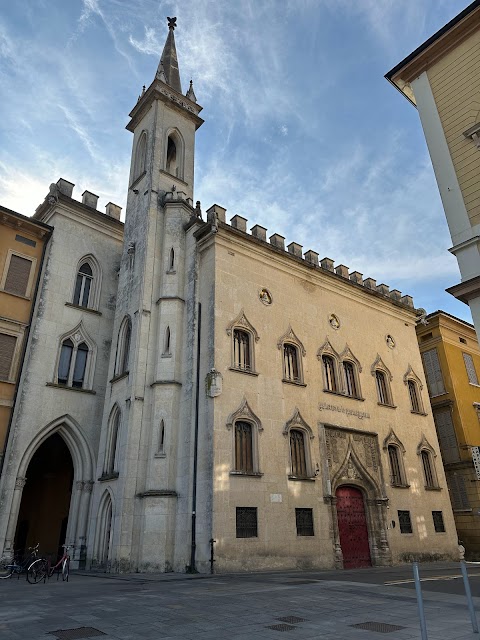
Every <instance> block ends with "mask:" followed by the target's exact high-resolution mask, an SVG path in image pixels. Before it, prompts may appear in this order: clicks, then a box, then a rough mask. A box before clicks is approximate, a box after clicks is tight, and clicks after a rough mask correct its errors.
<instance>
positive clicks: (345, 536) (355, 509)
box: [335, 486, 372, 569]
mask: <svg viewBox="0 0 480 640" xmlns="http://www.w3.org/2000/svg"><path fill="white" fill-rule="evenodd" d="M335 496H336V499H337V520H338V533H339V536H340V546H341V548H342V555H343V568H344V569H357V568H360V567H370V566H371V565H372V560H371V557H370V544H369V541H368V527H367V518H366V514H365V504H364V498H363V493H362V492H361V491H360V489H357V488H355V487H350V486H341V487H339V488H338V489H337V491H336V494H335Z"/></svg>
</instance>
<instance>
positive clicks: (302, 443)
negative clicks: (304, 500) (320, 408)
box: [283, 409, 315, 480]
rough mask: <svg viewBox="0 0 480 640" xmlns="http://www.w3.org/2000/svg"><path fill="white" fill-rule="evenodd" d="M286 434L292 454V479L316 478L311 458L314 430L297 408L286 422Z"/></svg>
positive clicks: (290, 477)
mask: <svg viewBox="0 0 480 640" xmlns="http://www.w3.org/2000/svg"><path fill="white" fill-rule="evenodd" d="M283 434H284V436H286V437H288V444H289V456H290V473H289V475H288V477H289V479H290V480H310V479H312V478H314V476H315V474H314V472H313V464H312V460H311V451H310V440H312V439H313V432H312V430H311V428H310V427H309V425H308V424H307V423H306V422H305V420H304V419H303V418H302V416H301V415H300V412H299V411H298V409H295V411H294V414H293V416H292V418H291V419H290V420H289V421H288V422H287V423H286V424H285V428H284V430H283Z"/></svg>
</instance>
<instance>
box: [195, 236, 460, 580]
mask: <svg viewBox="0 0 480 640" xmlns="http://www.w3.org/2000/svg"><path fill="white" fill-rule="evenodd" d="M213 245H214V249H213ZM207 247H209V248H208V249H207ZM207 250H208V251H209V252H210V253H211V254H212V253H214V256H215V302H214V305H215V330H214V336H215V338H214V341H215V369H216V370H217V371H219V372H220V373H221V375H222V376H223V382H222V388H223V391H222V393H221V395H219V396H218V397H216V398H215V399H214V404H215V409H214V416H215V417H214V434H213V438H214V461H213V465H214V468H213V504H214V507H213V531H212V535H213V538H214V539H215V540H216V541H217V542H216V545H215V553H216V568H217V569H219V570H245V569H254V568H257V569H258V568H267V567H270V568H275V567H297V568H306V567H329V566H334V565H335V566H342V561H341V555H339V553H338V548H337V547H338V532H337V523H336V517H335V495H334V493H335V492H334V490H333V494H332V485H333V484H335V482H336V483H337V484H343V485H351V486H360V487H361V488H365V485H362V482H363V481H362V480H361V478H360V476H361V473H363V471H367V472H368V473H369V474H371V477H372V478H375V482H376V483H377V486H378V495H376V496H375V498H373V496H372V495H370V494H368V490H365V491H364V494H365V498H366V500H365V503H366V505H367V507H366V508H367V511H370V513H368V512H367V520H368V521H369V527H370V544H371V553H372V562H373V564H387V563H389V562H391V561H393V562H394V563H395V562H402V561H406V560H409V559H411V558H412V557H422V558H424V559H429V558H431V559H434V558H439V557H451V556H452V555H453V554H454V550H455V545H456V532H455V525H454V521H453V516H452V511H451V507H450V504H449V500H448V490H447V486H446V481H445V476H444V472H443V468H442V464H441V459H440V455H439V446H438V442H437V438H436V434H435V427H434V423H433V418H432V414H431V411H430V407H429V402H428V395H427V391H426V387H425V382H424V376H423V371H422V363H421V358H420V353H419V349H418V345H417V339H416V334H415V311H414V310H413V309H410V308H408V307H406V306H405V305H401V304H395V303H393V302H392V300H391V299H388V298H386V297H384V296H379V295H377V294H376V293H371V292H369V291H367V290H366V288H364V287H362V286H357V285H354V284H352V283H351V282H350V281H348V280H346V279H345V278H341V277H339V276H338V275H336V274H332V273H329V272H328V271H327V272H326V271H325V270H324V269H321V268H316V269H314V268H311V267H310V266H308V265H307V264H306V263H305V262H304V261H303V260H301V259H300V260H296V259H293V258H292V257H291V256H289V255H288V254H287V253H286V252H285V251H277V250H273V249H272V248H271V247H269V246H268V245H267V244H266V243H262V242H258V241H253V240H252V238H251V236H250V237H249V236H247V235H245V234H241V233H238V232H232V231H231V230H230V229H229V228H228V227H224V226H223V225H221V227H220V229H219V231H218V233H217V234H216V235H215V236H211V237H210V238H209V240H208V241H205V245H204V246H202V248H201V251H202V255H203V253H204V252H206V251H207ZM347 273H348V271H347ZM264 289H267V290H268V291H269V293H270V294H271V296H272V300H273V301H272V304H270V305H266V304H264V303H263V302H262V301H261V299H260V297H259V295H260V292H261V291H262V290H264ZM242 312H243V313H244V315H245V317H246V318H247V320H248V322H249V323H250V324H251V326H252V327H253V328H254V330H255V331H256V332H257V334H258V342H255V344H254V349H255V373H245V372H241V371H238V370H234V369H232V337H231V335H229V331H231V328H232V323H233V324H235V320H236V319H238V318H239V316H240V315H241V314H242ZM333 315H334V316H335V317H336V319H337V320H338V321H339V325H340V326H339V328H337V329H334V328H333V326H332V323H331V320H332V316H333ZM290 327H291V329H292V330H293V332H294V334H295V336H297V338H298V340H299V341H301V343H302V344H303V347H304V349H305V355H304V356H303V357H302V359H301V364H302V368H303V380H304V383H303V384H300V385H299V384H292V383H288V382H282V368H283V351H282V349H281V348H279V343H281V340H282V336H285V335H286V334H287V332H288V330H289V328H290ZM388 336H390V337H392V338H393V343H392V342H391V341H390V344H391V345H392V344H394V346H393V348H391V346H389V344H388V342H387V337H388ZM326 340H328V341H329V342H330V344H331V346H332V347H333V349H334V350H335V351H336V352H337V353H338V354H341V353H342V352H344V350H345V349H346V348H350V350H351V353H352V354H353V355H354V357H355V358H356V359H357V360H358V362H359V369H360V368H361V372H360V373H359V382H360V387H361V396H362V399H361V400H358V399H354V398H350V397H346V396H345V395H344V394H343V395H342V394H333V393H329V392H326V391H324V387H325V381H324V378H323V373H322V364H321V362H320V361H319V359H318V357H317V354H318V352H319V349H320V347H321V346H322V345H323V344H324V343H325V341H326ZM378 356H380V357H381V359H382V361H383V362H384V364H385V366H386V367H388V369H389V370H390V372H391V374H392V381H391V391H392V396H393V403H394V405H395V406H394V407H388V406H381V405H379V403H378V397H377V390H376V383H375V378H374V376H373V375H372V367H373V366H374V363H375V361H376V360H377V357H378ZM409 371H413V372H414V374H415V375H416V376H418V380H419V389H420V394H421V402H422V403H423V407H424V412H422V414H414V413H412V411H411V405H410V400H409V394H408V389H407V386H406V382H405V381H404V376H405V375H406V374H407V373H408V372H409ZM244 400H246V401H247V403H248V406H249V408H250V409H251V411H252V412H253V414H255V416H256V417H257V418H258V420H259V422H260V423H261V431H259V432H258V436H257V442H258V469H259V472H260V475H256V476H246V475H244V476H243V477H242V475H241V474H237V473H234V472H233V470H234V429H233V428H232V425H229V423H230V422H232V414H235V412H236V411H237V410H238V409H239V408H240V407H241V405H242V402H243V401H244ZM297 410H298V411H299V413H300V415H301V418H302V419H303V420H304V422H305V423H306V425H308V428H309V429H310V430H311V435H310V437H309V441H308V448H309V452H310V453H309V455H310V464H311V469H312V472H313V473H312V477H311V478H310V479H308V480H292V479H289V477H288V476H289V465H290V458H289V456H290V451H289V438H288V436H287V435H286V434H285V429H286V423H287V422H288V421H289V420H290V419H291V418H292V417H293V416H294V414H295V412H296V411H297ZM247 419H248V418H247ZM332 428H333V432H334V433H336V434H337V435H338V437H339V438H340V439H342V438H343V441H344V443H346V442H347V441H349V439H350V438H351V442H352V443H353V447H354V451H355V452H356V453H358V455H359V457H361V456H362V455H363V453H364V451H365V450H366V449H367V446H368V447H369V446H370V444H369V443H370V440H369V439H370V438H371V439H372V442H373V443H374V446H373V447H372V451H373V454H372V455H373V458H374V460H373V465H372V461H371V460H370V467H368V466H367V465H365V466H364V467H363V471H362V472H358V473H356V472H355V471H352V474H351V476H352V477H351V478H347V476H348V474H349V473H350V471H348V472H347V476H345V477H343V480H341V481H340V482H339V478H338V477H337V479H336V480H335V478H334V476H335V472H336V471H337V469H338V465H337V466H336V465H335V462H334V461H332V460H330V462H329V458H330V459H331V457H332V452H331V450H330V449H329V447H330V448H331V447H334V445H333V444H332V442H333V440H332V439H333V436H330V435H329V434H330V433H331V431H330V430H331V429H332ZM392 431H393V433H394V434H395V436H396V438H398V441H400V443H401V445H402V446H403V447H404V449H405V453H404V458H403V463H404V468H405V474H406V480H407V484H408V486H406V487H402V488H399V487H393V486H391V484H390V469H389V461H388V455H387V450H386V446H385V443H386V441H387V440H388V436H389V435H391V433H392ZM422 438H425V439H426V440H427V441H428V443H429V444H430V445H431V446H432V448H433V450H434V452H435V453H434V459H435V468H436V473H437V475H438V486H439V489H438V490H434V491H429V490H426V489H425V479H424V476H423V469H422V463H421V460H420V457H419V454H418V451H417V448H419V447H420V445H421V442H422ZM329 439H330V440H331V441H330V444H329V442H328V440H329ZM326 440H327V441H326ZM335 446H336V445H335ZM338 452H339V453H338V455H339V460H338V463H339V464H340V463H341V462H342V461H343V459H342V456H345V455H346V450H343V449H342V445H341V444H340V445H338ZM375 458H376V459H375ZM377 462H378V468H377ZM360 466H361V464H360ZM237 507H257V510H258V537H256V538H249V539H238V538H236V529H235V525H236V521H235V514H236V508H237ZM302 507H303V508H311V509H313V516H314V531H315V535H314V536H311V537H306V536H305V537H303V536H297V533H296V526H295V508H302ZM399 510H401V511H405V510H406V511H410V513H411V520H412V527H413V532H412V533H411V534H405V533H400V527H399V522H398V511H399ZM432 511H442V513H443V517H444V522H445V528H446V532H445V533H436V532H435V530H434V525H433V520H432Z"/></svg>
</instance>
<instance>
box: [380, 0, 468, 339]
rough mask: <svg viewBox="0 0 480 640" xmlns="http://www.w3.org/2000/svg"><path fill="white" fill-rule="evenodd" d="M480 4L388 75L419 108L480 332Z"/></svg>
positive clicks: (454, 290) (464, 293) (464, 289)
mask: <svg viewBox="0 0 480 640" xmlns="http://www.w3.org/2000/svg"><path fill="white" fill-rule="evenodd" d="M479 65H480V2H479V1H478V0H476V1H475V2H472V4H470V5H469V6H468V7H467V8H466V9H465V10H464V11H462V12H461V13H460V14H459V15H458V16H456V17H455V18H454V19H453V20H451V21H450V22H449V23H448V24H447V25H445V26H444V27H442V29H440V30H439V31H438V32H437V33H435V34H434V35H433V36H432V37H431V38H429V39H428V40H427V41H426V42H424V43H423V44H422V45H421V46H420V47H418V49H416V50H415V51H414V52H413V53H411V54H410V55H409V56H407V57H406V58H405V59H404V60H402V62H400V63H399V64H398V65H397V66H396V67H394V68H393V69H392V70H391V71H389V72H388V73H387V74H386V76H385V77H386V78H387V79H388V80H389V81H390V82H392V83H393V84H394V86H395V87H396V88H397V89H399V90H400V91H401V92H402V93H403V94H404V95H405V96H406V97H407V98H408V99H409V100H410V101H411V102H412V103H413V104H414V105H415V106H416V107H417V108H418V112H419V115H420V119H421V122H422V126H423V130H424V133H425V138H426V141H427V145H428V150H429V152H430V157H431V160H432V164H433V168H434V170H435V176H436V179H437V183H438V188H439V191H440V195H441V198H442V202H443V207H444V210H445V215H446V218H447V223H448V226H449V229H450V235H451V238H452V243H453V246H452V248H451V249H450V251H451V252H452V253H453V254H454V255H455V257H456V258H457V261H458V266H459V269H460V273H461V279H462V281H461V283H460V284H457V285H455V286H453V287H450V288H449V289H447V291H448V292H449V293H451V294H452V295H454V296H455V297H456V298H458V299H459V300H462V302H465V303H466V304H468V305H469V306H470V309H471V312H472V317H473V322H474V325H475V328H476V331H477V336H478V335H480V254H479V251H480V244H479V243H480V137H479V136H480V75H479V73H478V69H479Z"/></svg>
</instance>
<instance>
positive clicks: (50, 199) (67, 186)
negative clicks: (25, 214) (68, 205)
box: [36, 178, 122, 220]
mask: <svg viewBox="0 0 480 640" xmlns="http://www.w3.org/2000/svg"><path fill="white" fill-rule="evenodd" d="M74 187H75V185H74V184H73V182H69V181H68V180H65V179H64V178H60V179H59V180H57V182H56V183H53V184H51V185H50V189H49V192H48V195H47V197H46V198H45V201H46V202H47V203H48V204H54V203H55V202H58V199H59V196H61V195H63V196H66V197H67V198H72V200H73V199H74V198H73V188H74ZM77 202H81V204H84V205H85V206H87V207H89V208H90V209H95V211H98V213H103V212H102V211H99V210H98V209H97V204H98V196H97V195H95V194H94V193H92V192H91V191H84V192H83V193H82V200H81V201H79V200H77ZM44 204H45V203H42V204H41V205H40V206H39V207H37V210H36V213H37V212H39V211H40V210H41V209H42V208H43V206H44ZM121 212H122V207H120V206H119V205H118V204H114V203H113V202H109V203H108V204H106V205H105V214H104V215H107V216H108V217H109V218H114V219H115V220H120V214H121Z"/></svg>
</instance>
